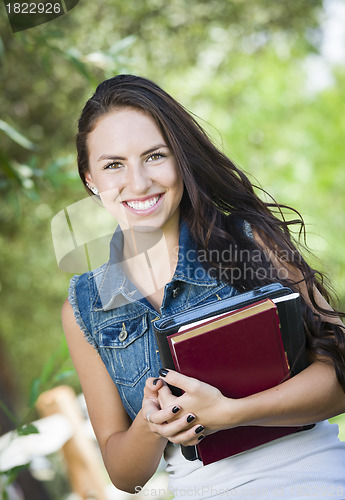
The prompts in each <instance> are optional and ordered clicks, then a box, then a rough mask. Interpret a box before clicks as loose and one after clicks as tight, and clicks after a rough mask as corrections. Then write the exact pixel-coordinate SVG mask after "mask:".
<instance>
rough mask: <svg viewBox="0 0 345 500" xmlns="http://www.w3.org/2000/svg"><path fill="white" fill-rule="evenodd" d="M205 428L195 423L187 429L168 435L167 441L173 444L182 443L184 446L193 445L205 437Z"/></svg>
mask: <svg viewBox="0 0 345 500" xmlns="http://www.w3.org/2000/svg"><path fill="white" fill-rule="evenodd" d="M204 432H205V429H204V427H203V426H202V425H200V424H197V425H194V426H193V427H190V428H189V429H182V430H181V431H180V432H178V433H176V434H175V435H172V436H168V439H169V441H171V442H172V443H174V444H182V445H185V446H194V445H196V444H198V443H199V442H200V441H201V440H202V439H203V438H204V437H205V434H204Z"/></svg>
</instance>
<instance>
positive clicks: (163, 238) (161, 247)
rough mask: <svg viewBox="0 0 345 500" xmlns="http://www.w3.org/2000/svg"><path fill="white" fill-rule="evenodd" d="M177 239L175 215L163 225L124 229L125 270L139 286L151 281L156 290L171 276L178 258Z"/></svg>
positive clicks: (177, 226)
mask: <svg viewBox="0 0 345 500" xmlns="http://www.w3.org/2000/svg"><path fill="white" fill-rule="evenodd" d="M178 241H179V218H178V217H177V218H176V219H175V220H174V221H169V225H168V224H167V225H166V226H165V227H164V228H163V229H155V230H151V231H148V232H143V231H138V230H135V228H134V229H133V228H131V229H129V230H126V231H124V249H123V257H124V266H125V270H126V274H127V275H128V277H129V278H130V279H131V281H132V282H133V283H135V284H136V286H137V287H138V288H139V289H140V288H143V286H145V284H146V283H152V284H153V286H154V289H155V290H156V291H157V290H161V289H163V288H164V286H165V284H166V283H168V282H169V281H170V280H171V278H172V276H173V274H174V271H175V268H176V264H177V260H178V249H179V246H178Z"/></svg>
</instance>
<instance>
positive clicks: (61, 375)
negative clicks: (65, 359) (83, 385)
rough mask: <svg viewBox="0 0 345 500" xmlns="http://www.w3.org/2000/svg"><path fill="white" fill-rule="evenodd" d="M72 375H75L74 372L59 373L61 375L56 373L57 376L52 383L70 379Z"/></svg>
mask: <svg viewBox="0 0 345 500" xmlns="http://www.w3.org/2000/svg"><path fill="white" fill-rule="evenodd" d="M74 375H75V371H74V370H66V371H64V372H61V373H58V374H57V375H55V377H54V379H53V381H54V383H60V382H63V381H64V380H66V379H68V378H70V377H73V376H74Z"/></svg>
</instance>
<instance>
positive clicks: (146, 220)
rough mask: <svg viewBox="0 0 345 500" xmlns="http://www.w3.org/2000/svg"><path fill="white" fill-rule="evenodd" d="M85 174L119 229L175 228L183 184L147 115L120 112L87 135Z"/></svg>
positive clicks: (104, 118)
mask: <svg viewBox="0 0 345 500" xmlns="http://www.w3.org/2000/svg"><path fill="white" fill-rule="evenodd" d="M87 146H88V152H89V171H88V172H87V173H86V175H85V180H86V181H87V182H88V184H89V185H90V186H91V187H97V189H98V190H99V192H100V197H101V200H102V202H103V204H104V206H105V208H106V209H107V210H108V211H109V212H110V213H111V214H112V215H114V217H115V218H116V219H117V220H118V222H119V223H120V226H121V228H122V229H125V228H128V227H131V228H134V229H136V230H139V231H140V228H142V229H144V228H154V229H162V230H167V229H168V228H169V227H175V228H177V227H178V221H179V205H180V201H181V198H182V194H183V181H182V178H181V176H180V174H179V172H178V169H177V165H176V161H175V158H174V156H173V153H172V151H171V150H170V148H169V147H168V145H167V143H166V141H165V140H164V138H163V135H162V133H161V131H160V130H159V128H158V126H157V124H156V122H155V121H154V119H153V118H152V117H151V115H149V114H147V113H145V112H142V111H139V110H137V109H132V108H119V109H115V110H113V111H110V112H109V113H107V114H105V115H103V116H101V118H99V119H98V121H97V123H96V126H95V128H94V129H93V131H92V132H91V133H90V134H89V136H88V141H87Z"/></svg>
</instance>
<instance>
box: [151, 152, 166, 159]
mask: <svg viewBox="0 0 345 500" xmlns="http://www.w3.org/2000/svg"><path fill="white" fill-rule="evenodd" d="M164 157H165V154H163V153H153V154H152V155H150V156H149V157H148V159H147V160H148V161H155V160H160V159H161V158H164Z"/></svg>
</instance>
